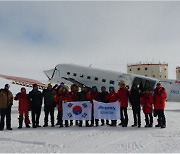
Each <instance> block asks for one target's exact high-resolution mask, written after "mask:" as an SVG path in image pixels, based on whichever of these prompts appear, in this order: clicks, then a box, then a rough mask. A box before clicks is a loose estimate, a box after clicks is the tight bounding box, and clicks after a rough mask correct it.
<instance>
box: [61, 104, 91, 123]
mask: <svg viewBox="0 0 180 154" xmlns="http://www.w3.org/2000/svg"><path fill="white" fill-rule="evenodd" d="M91 112H92V104H91V103H90V101H83V102H66V103H63V120H91Z"/></svg>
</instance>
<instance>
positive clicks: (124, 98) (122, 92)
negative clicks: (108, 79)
mask: <svg viewBox="0 0 180 154" xmlns="http://www.w3.org/2000/svg"><path fill="white" fill-rule="evenodd" d="M117 94H118V99H119V101H120V103H121V105H120V106H121V107H128V97H129V90H127V89H126V88H120V89H119V90H118V92H117Z"/></svg>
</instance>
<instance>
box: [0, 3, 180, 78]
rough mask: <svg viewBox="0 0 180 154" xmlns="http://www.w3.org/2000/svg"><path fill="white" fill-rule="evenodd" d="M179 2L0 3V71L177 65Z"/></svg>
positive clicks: (30, 73) (36, 73)
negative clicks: (67, 66) (63, 66)
mask: <svg viewBox="0 0 180 154" xmlns="http://www.w3.org/2000/svg"><path fill="white" fill-rule="evenodd" d="M179 16H180V2H151V1H149V2H144V1H139V2H133V1H129V2H123V1H116V2H115V1H114V2H110V1H104V2H101V1H99V2H97V1H91V2H90V1H88V2H83V1H74V2H73V1H66V2H65V1H64V2H63V1H53V2H45V1H44V2H43V1H39V2H26V1H19V2H12V1H11V2H10V1H9V2H3V1H0V54H1V60H0V64H1V69H0V70H1V72H0V73H1V74H9V75H16V76H23V77H30V78H35V79H46V77H45V75H44V74H43V72H42V71H43V70H46V69H50V68H53V67H55V65H56V64H59V63H74V64H80V65H85V66H89V65H90V64H92V66H93V67H97V68H102V69H111V70H114V71H122V72H126V65H127V63H137V62H140V61H141V62H159V61H160V62H166V63H169V78H175V67H176V66H178V65H180V59H179V57H180V52H179V50H180V43H179V42H180V18H179Z"/></svg>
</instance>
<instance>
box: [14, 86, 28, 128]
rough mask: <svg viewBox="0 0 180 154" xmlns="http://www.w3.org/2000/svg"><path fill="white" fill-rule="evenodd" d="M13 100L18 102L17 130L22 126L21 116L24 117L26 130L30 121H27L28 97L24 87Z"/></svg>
mask: <svg viewBox="0 0 180 154" xmlns="http://www.w3.org/2000/svg"><path fill="white" fill-rule="evenodd" d="M14 100H19V107H18V109H19V127H18V128H19V129H20V128H22V125H23V115H24V116H25V121H24V122H25V125H26V128H29V127H30V126H29V124H30V120H29V114H28V110H29V104H30V101H29V97H28V94H26V89H25V88H24V87H22V88H21V92H19V93H18V94H16V96H15V98H14Z"/></svg>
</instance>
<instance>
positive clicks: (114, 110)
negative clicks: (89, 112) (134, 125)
mask: <svg viewBox="0 0 180 154" xmlns="http://www.w3.org/2000/svg"><path fill="white" fill-rule="evenodd" d="M93 103H94V119H106V120H118V119H120V106H119V102H112V103H102V102H98V101H95V100H94V101H93Z"/></svg>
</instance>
